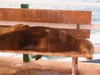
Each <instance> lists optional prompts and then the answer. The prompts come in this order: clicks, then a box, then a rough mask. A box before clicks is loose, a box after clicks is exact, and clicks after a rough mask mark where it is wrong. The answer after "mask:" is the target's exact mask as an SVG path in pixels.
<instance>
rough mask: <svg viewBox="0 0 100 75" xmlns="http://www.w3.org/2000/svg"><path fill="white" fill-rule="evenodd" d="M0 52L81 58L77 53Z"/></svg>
mask: <svg viewBox="0 0 100 75" xmlns="http://www.w3.org/2000/svg"><path fill="white" fill-rule="evenodd" d="M0 52H10V53H20V54H35V55H48V56H68V57H83V55H82V54H80V53H77V52H54V53H53V52H34V51H32V50H0Z"/></svg>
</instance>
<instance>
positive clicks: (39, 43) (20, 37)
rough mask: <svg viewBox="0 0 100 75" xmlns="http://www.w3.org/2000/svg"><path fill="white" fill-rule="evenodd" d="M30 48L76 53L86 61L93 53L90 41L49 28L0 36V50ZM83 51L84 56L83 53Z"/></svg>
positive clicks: (18, 31)
mask: <svg viewBox="0 0 100 75" xmlns="http://www.w3.org/2000/svg"><path fill="white" fill-rule="evenodd" d="M84 41H85V42H86V43H85V42H84ZM87 44H89V45H87ZM88 46H89V47H88ZM30 48H32V49H33V50H36V51H37V52H71V51H76V52H81V53H82V54H83V55H84V56H86V54H87V55H88V56H86V58H87V59H92V54H93V51H94V49H93V45H92V43H91V42H90V41H88V40H86V39H79V38H76V37H74V36H72V35H71V34H69V33H67V32H65V31H63V30H59V29H55V28H49V27H38V26H37V27H28V28H24V29H21V30H17V31H13V32H10V33H7V34H4V35H2V36H0V49H16V50H17V49H20V50H21V49H30ZM83 48H84V49H83ZM84 50H85V51H86V54H85V52H83V51H84ZM39 57H41V56H39Z"/></svg>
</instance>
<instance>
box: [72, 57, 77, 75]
mask: <svg viewBox="0 0 100 75" xmlns="http://www.w3.org/2000/svg"><path fill="white" fill-rule="evenodd" d="M77 70H78V57H72V75H76V73H77Z"/></svg>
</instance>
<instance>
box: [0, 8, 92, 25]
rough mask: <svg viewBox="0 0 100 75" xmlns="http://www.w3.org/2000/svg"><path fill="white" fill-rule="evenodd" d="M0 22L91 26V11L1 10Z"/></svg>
mask: <svg viewBox="0 0 100 75" xmlns="http://www.w3.org/2000/svg"><path fill="white" fill-rule="evenodd" d="M0 20H7V21H32V22H51V23H67V24H91V11H76V10H74V11H73V10H44V9H11V8H0Z"/></svg>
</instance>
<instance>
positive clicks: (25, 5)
mask: <svg viewBox="0 0 100 75" xmlns="http://www.w3.org/2000/svg"><path fill="white" fill-rule="evenodd" d="M21 8H29V4H21ZM29 60H30V59H29V55H28V54H23V62H29Z"/></svg>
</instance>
